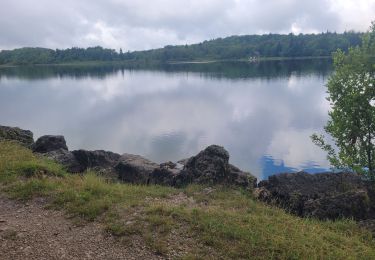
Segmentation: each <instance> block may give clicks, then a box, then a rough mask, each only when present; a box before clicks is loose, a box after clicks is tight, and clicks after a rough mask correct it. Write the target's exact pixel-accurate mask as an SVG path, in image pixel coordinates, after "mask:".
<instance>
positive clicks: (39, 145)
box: [32, 135, 68, 153]
mask: <svg viewBox="0 0 375 260" xmlns="http://www.w3.org/2000/svg"><path fill="white" fill-rule="evenodd" d="M32 149H33V152H36V153H48V152H51V151H56V150H59V149H62V150H66V151H68V147H67V146H66V142H65V138H64V136H62V135H44V136H41V137H39V138H38V140H36V142H35V144H34V145H33V147H32Z"/></svg>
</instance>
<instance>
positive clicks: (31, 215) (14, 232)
mask: <svg viewBox="0 0 375 260" xmlns="http://www.w3.org/2000/svg"><path fill="white" fill-rule="evenodd" d="M44 205H45V202H44V201H43V200H42V199H37V200H34V201H32V202H28V203H26V204H24V203H20V202H17V201H14V200H9V199H7V198H5V197H4V196H0V259H1V260H8V259H9V260H10V259H11V260H16V259H22V260H24V259H28V260H34V259H38V260H42V259H48V260H49V259H162V257H161V256H158V255H155V254H154V253H153V252H152V251H151V250H150V249H148V248H147V247H146V245H145V243H144V242H143V241H142V239H141V238H139V239H136V238H132V241H131V242H130V243H127V244H123V243H121V242H119V241H118V240H116V239H115V238H114V237H112V236H110V235H108V234H106V233H105V232H103V227H102V226H101V224H100V223H96V222H92V223H87V224H86V223H85V225H81V226H77V225H75V224H74V223H73V222H72V221H71V220H69V219H67V218H66V217H65V216H64V213H63V212H61V211H55V210H47V209H45V208H44Z"/></svg>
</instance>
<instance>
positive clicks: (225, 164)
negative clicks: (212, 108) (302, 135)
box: [0, 126, 375, 223]
mask: <svg viewBox="0 0 375 260" xmlns="http://www.w3.org/2000/svg"><path fill="white" fill-rule="evenodd" d="M0 140H14V141H17V142H19V143H21V144H22V145H24V146H27V147H29V148H31V149H32V150H33V151H34V152H35V153H36V154H39V155H41V156H45V157H48V158H50V159H52V160H55V161H56V162H58V163H60V164H62V165H63V166H65V168H66V169H67V171H68V172H71V173H84V172H85V171H86V170H89V169H93V170H95V171H96V172H98V173H99V174H102V175H104V176H106V177H107V176H108V177H110V178H112V179H116V180H119V181H122V182H128V183H135V184H145V185H147V184H159V185H168V186H174V187H181V186H185V185H188V184H190V183H197V184H205V185H216V184H219V185H228V186H234V187H241V188H246V189H254V188H255V187H257V188H256V189H255V190H254V194H255V196H256V197H257V198H258V199H259V200H261V201H264V202H266V203H269V204H272V205H277V206H280V207H282V208H284V209H286V210H287V211H289V212H291V213H293V214H296V215H298V216H301V217H314V218H319V219H337V218H342V217H347V218H354V219H356V220H369V219H370V220H373V219H375V186H374V184H373V183H370V182H368V181H366V180H364V179H363V178H362V177H361V176H360V175H357V174H354V173H319V174H308V173H305V172H299V173H284V174H279V175H274V176H270V177H269V178H268V180H265V181H261V182H260V183H259V185H257V179H256V178H255V177H254V176H252V175H251V174H250V173H248V172H243V171H241V170H240V169H239V168H237V167H236V166H234V165H231V164H230V163H229V153H228V152H227V151H226V150H225V149H224V148H223V147H221V146H218V145H211V146H208V147H207V148H206V149H204V150H202V151H201V152H199V153H198V154H197V155H195V156H192V157H190V158H187V159H184V160H180V161H178V162H177V163H174V162H166V163H162V164H157V163H155V162H152V161H150V160H148V159H146V158H144V157H142V156H139V155H133V154H123V155H119V154H116V153H113V152H109V151H103V150H97V151H87V150H76V151H69V149H68V146H67V145H66V142H65V138H64V137H63V136H53V135H46V136H42V137H40V138H38V140H37V141H36V142H35V143H34V140H33V133H32V132H31V131H27V130H22V129H19V128H13V127H4V126H0ZM363 223H373V222H371V221H370V222H368V221H366V222H363Z"/></svg>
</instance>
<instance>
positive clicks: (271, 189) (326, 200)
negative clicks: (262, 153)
mask: <svg viewBox="0 0 375 260" xmlns="http://www.w3.org/2000/svg"><path fill="white" fill-rule="evenodd" d="M255 194H256V196H257V197H258V198H259V199H260V200H262V201H265V202H267V203H271V204H276V205H278V206H281V207H282V208H284V209H286V210H287V211H289V212H291V213H294V214H296V215H299V216H301V217H315V218H319V219H337V218H342V217H348V218H354V219H358V220H360V219H368V218H373V217H375V214H374V213H375V207H374V206H375V205H374V202H375V196H374V188H373V185H372V184H371V183H369V182H367V181H365V180H364V179H363V178H362V177H361V176H360V175H357V174H354V173H318V174H308V173H305V172H299V173H284V174H278V175H274V176H270V177H269V178H268V180H265V181H261V182H260V183H259V185H258V188H257V189H256V191H255Z"/></svg>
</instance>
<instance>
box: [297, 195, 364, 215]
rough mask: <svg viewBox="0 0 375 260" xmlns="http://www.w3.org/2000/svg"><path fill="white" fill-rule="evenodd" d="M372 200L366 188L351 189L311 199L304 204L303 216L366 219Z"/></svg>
mask: <svg viewBox="0 0 375 260" xmlns="http://www.w3.org/2000/svg"><path fill="white" fill-rule="evenodd" d="M369 211H370V201H369V197H368V194H367V191H366V190H356V191H349V192H345V193H342V194H338V195H334V196H327V197H322V198H319V199H309V200H307V201H306V202H305V204H304V210H303V212H302V216H303V217H315V218H319V219H337V218H351V217H355V218H356V219H366V218H367V217H368V215H369Z"/></svg>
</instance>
